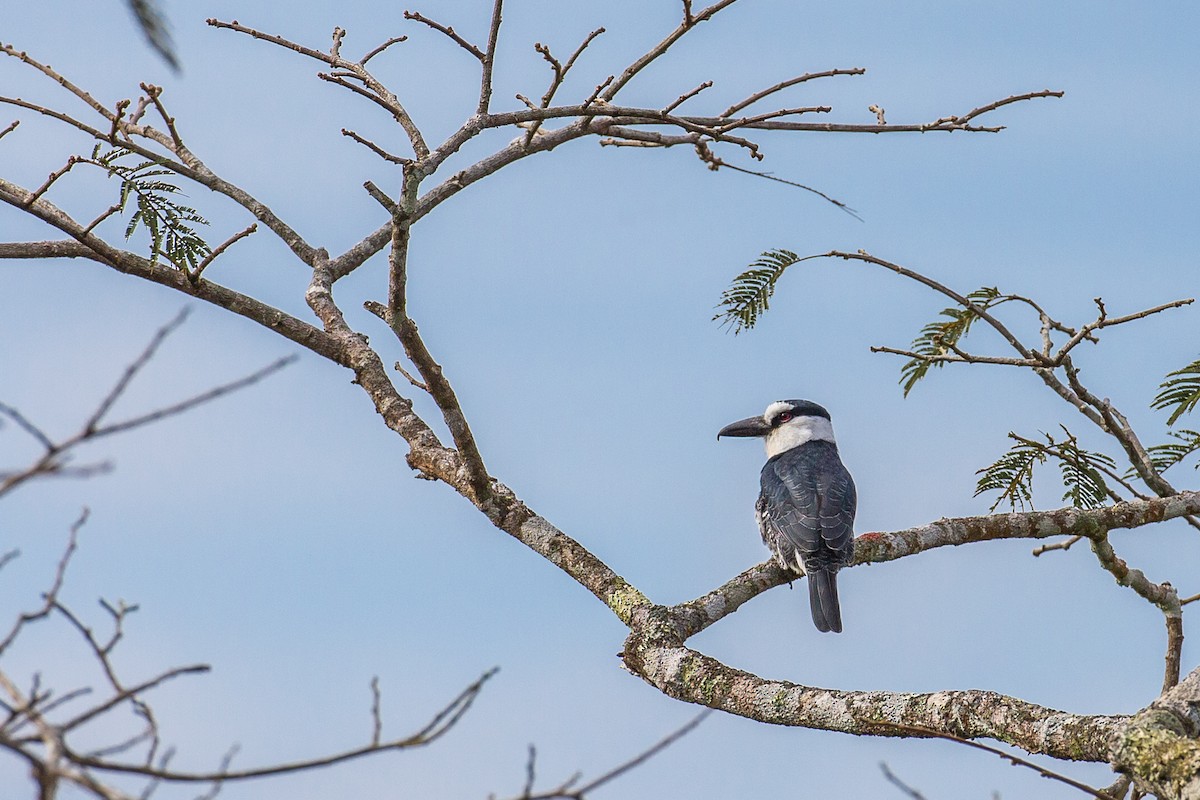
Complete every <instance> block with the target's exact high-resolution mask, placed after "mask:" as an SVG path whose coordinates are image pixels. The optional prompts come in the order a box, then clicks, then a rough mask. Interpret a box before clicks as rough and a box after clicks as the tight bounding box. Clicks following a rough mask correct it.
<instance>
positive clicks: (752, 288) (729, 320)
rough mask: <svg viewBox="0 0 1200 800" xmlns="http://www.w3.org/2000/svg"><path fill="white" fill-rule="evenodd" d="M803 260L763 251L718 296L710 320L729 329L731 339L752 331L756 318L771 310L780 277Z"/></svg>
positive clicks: (787, 251)
mask: <svg viewBox="0 0 1200 800" xmlns="http://www.w3.org/2000/svg"><path fill="white" fill-rule="evenodd" d="M803 260H804V259H802V258H801V257H800V256H798V255H796V254H795V253H793V252H792V251H791V250H768V251H766V252H765V253H763V254H762V255H761V256H759V257H758V260H757V261H755V262H754V263H752V264H751V265H750V268H749V269H748V270H746V271H745V272H743V273H742V274H740V275H738V276H737V277H736V278H734V279H733V283H732V284H731V285H730V286H729V288H728V289H726V290H725V291H724V292H722V293H721V302H720V303H718V304H717V313H716V314H714V315H713V319H714V320H721V327H727V328H732V329H733V333H734V335H737V334H739V333H741V332H742V331H743V330H749V329H750V328H753V327H754V325H755V323H757V322H758V318H759V316H761V315H762V314H763V313H764V312H766V311H767V309H769V308H770V307H771V302H770V301H771V295H773V294H775V284H776V283H777V282H778V281H779V278H780V276H782V275H783V273H784V271H785V270H786V269H787V268H788V267H790V266H792V265H793V264H795V263H797V262H799V261H803Z"/></svg>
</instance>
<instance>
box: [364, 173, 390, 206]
mask: <svg viewBox="0 0 1200 800" xmlns="http://www.w3.org/2000/svg"><path fill="white" fill-rule="evenodd" d="M363 188H364V189H366V190H367V194H369V195H371V199H372V200H374V201H375V202H376V203H379V205H381V206H383V207H384V209H385V210H386V211H387V212H388V213H389V214H395V213H396V201H395V200H393V199H392V198H390V197H388V196H387V194H386V193H384V191H383V190H382V189H380V188H379V187H378V186H376V185H375V182H374V181H365V182H364V183H363Z"/></svg>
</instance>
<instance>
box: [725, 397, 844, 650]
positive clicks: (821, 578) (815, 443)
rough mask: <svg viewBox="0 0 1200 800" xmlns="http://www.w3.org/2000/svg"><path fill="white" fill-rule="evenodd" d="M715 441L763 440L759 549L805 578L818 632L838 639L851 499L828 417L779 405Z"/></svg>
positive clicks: (796, 404) (793, 403) (815, 408)
mask: <svg viewBox="0 0 1200 800" xmlns="http://www.w3.org/2000/svg"><path fill="white" fill-rule="evenodd" d="M717 436H718V438H719V437H721V436H757V437H763V438H764V439H765V443H766V447H767V455H768V459H767V463H766V465H765V466H764V467H763V469H762V476H761V485H762V491H761V492H760V494H759V496H758V502H757V503H756V504H755V511H756V513H757V517H758V526H759V531H760V533H761V534H762V538H763V542H765V543H766V545H767V546H768V547H770V548H771V550H772V551H773V552H774V553H775V558H776V559H777V560H778V561H779V563H780V564H782V565H783V566H784V567H786V568H788V569H792V570H796V571H800V570H801V569H802V570H803V571H804V572H805V573H806V574H807V575H808V596H809V605H810V606H811V609H812V617H813V623H814V624H815V625H816V626H817V629H818V630H820V631H823V632H824V631H834V632H835V633H840V632H841V630H842V612H841V607H840V605H839V603H838V595H837V572H838V570H839V569H841V568H842V567H845V566H848V565H849V564H850V562H851V560H852V559H853V557H854V512H855V509H856V506H857V494H856V492H855V488H854V479H853V478H851V477H850V473H849V472H848V471H847V470H846V467H845V466H844V465H843V464H842V460H841V458H840V457H839V455H838V450H837V444H836V443H835V441H834V438H833V426H832V425H831V424H830V422H829V412H828V411H826V410H825V409H824V408H822V407H821V406H819V405H817V404H816V403H812V402H809V401H807V400H783V401H779V402H776V403H772V404H771V405H770V406H768V407H767V411H766V413H764V414H763V416H761V417H750V418H749V419H745V420H741V421H740V422H735V423H733V424H732V425H727V426H726V427H725V428H723V429H721V432H720V433H719V434H717Z"/></svg>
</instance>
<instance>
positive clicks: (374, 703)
mask: <svg viewBox="0 0 1200 800" xmlns="http://www.w3.org/2000/svg"><path fill="white" fill-rule="evenodd" d="M379 704H380V697H379V676H378V675H376V676H374V677H373V678H371V744H373V745H376V746H378V744H379V740H380V737H381V736H382V735H383V719H382V717H381V716H380V713H379Z"/></svg>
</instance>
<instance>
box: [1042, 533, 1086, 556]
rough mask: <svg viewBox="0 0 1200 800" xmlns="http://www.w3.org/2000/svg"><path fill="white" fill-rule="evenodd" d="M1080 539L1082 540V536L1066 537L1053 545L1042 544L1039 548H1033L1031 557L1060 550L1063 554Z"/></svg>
mask: <svg viewBox="0 0 1200 800" xmlns="http://www.w3.org/2000/svg"><path fill="white" fill-rule="evenodd" d="M1082 538H1083V537H1082V536H1068V537H1067V538H1066V539H1063V540H1062V541H1061V542H1055V543H1054V544H1044V545H1041V546H1039V547H1035V548H1033V555H1035V556H1040V555H1041V554H1042V553H1049V552H1050V551H1051V550H1062V551H1063V552H1064V553H1065V552H1066V551H1068V550H1070V549H1071V546H1072V545H1074V544H1075V543H1076V542H1078V541H1079V540H1080V539H1082Z"/></svg>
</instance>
